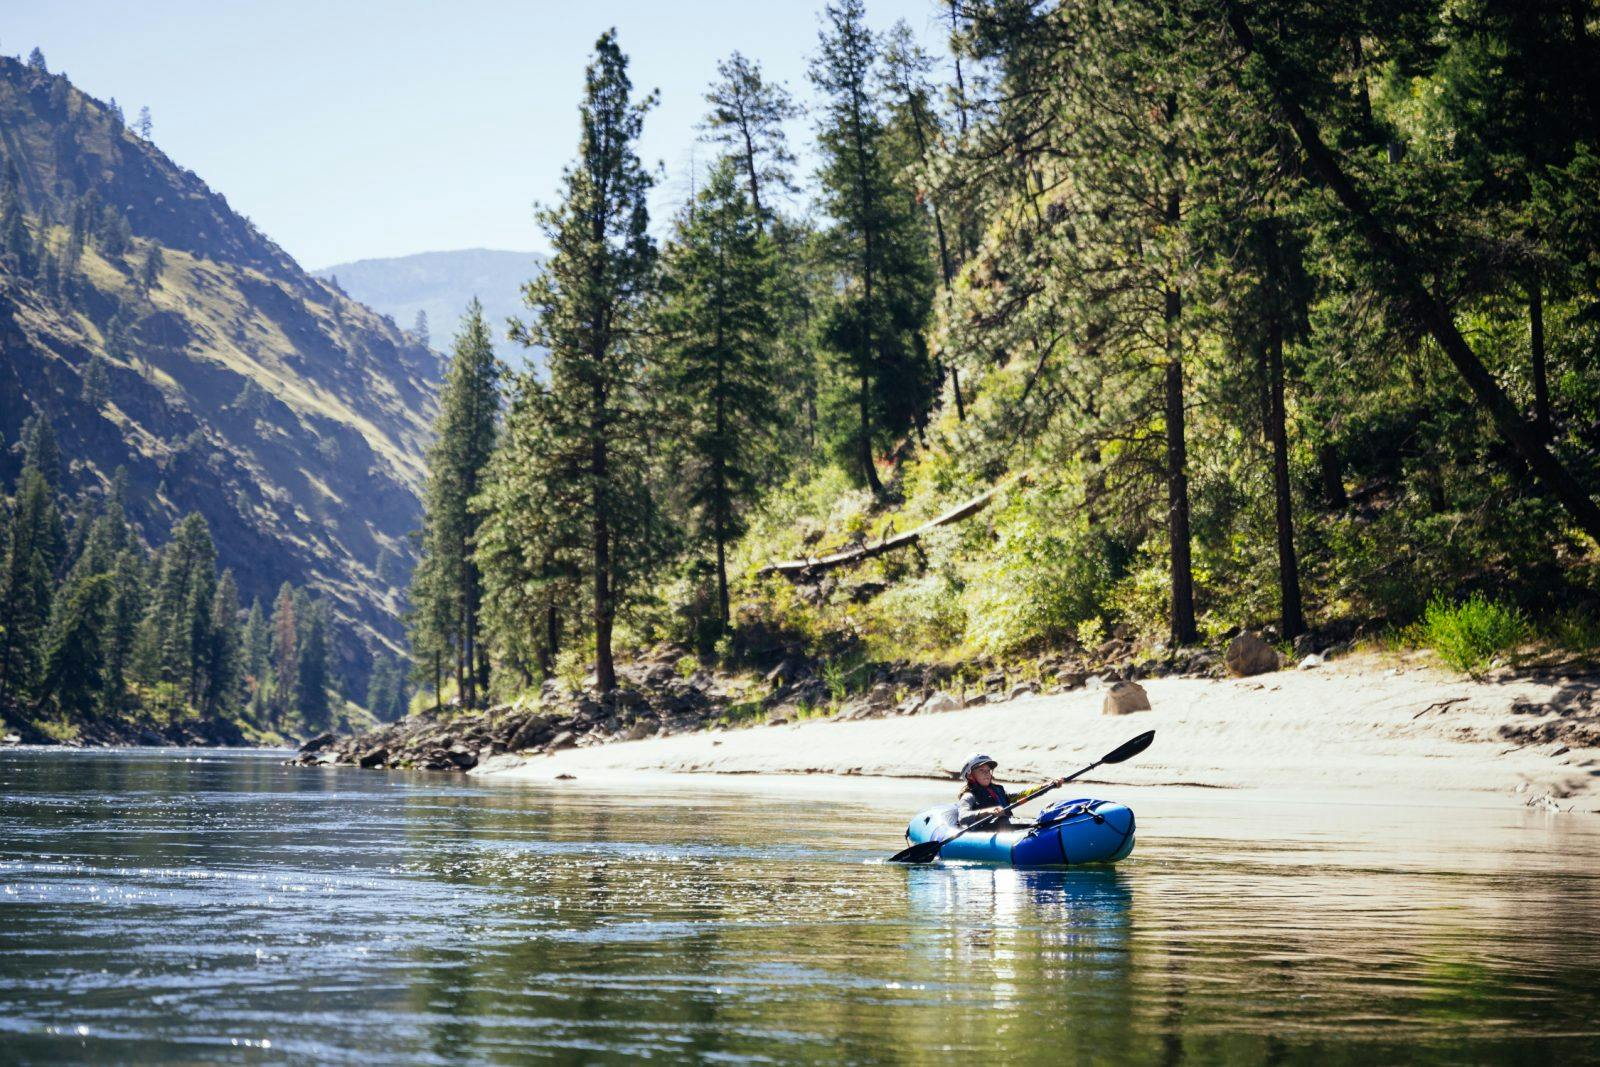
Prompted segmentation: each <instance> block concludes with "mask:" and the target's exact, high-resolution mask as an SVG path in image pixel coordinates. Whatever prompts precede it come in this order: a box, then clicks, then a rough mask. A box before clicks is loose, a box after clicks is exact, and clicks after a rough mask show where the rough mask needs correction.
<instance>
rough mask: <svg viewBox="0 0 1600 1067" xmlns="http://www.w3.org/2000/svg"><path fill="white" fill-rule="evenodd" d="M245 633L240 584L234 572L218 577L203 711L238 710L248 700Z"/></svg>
mask: <svg viewBox="0 0 1600 1067" xmlns="http://www.w3.org/2000/svg"><path fill="white" fill-rule="evenodd" d="M243 643H244V642H243V635H242V634H241V632H240V628H239V587H238V585H237V584H236V583H235V582H234V579H233V571H232V570H224V571H223V572H222V576H221V577H220V578H218V579H217V585H216V590H215V592H214V593H213V594H212V598H211V607H210V611H209V613H208V617H207V633H206V644H205V673H204V689H203V691H202V693H201V696H200V711H201V714H203V715H207V716H217V715H223V714H227V713H230V712H233V713H237V711H238V710H239V709H240V706H241V705H242V704H243V703H244V670H243V667H244V662H243Z"/></svg>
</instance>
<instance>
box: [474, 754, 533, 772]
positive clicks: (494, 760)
mask: <svg viewBox="0 0 1600 1067" xmlns="http://www.w3.org/2000/svg"><path fill="white" fill-rule="evenodd" d="M527 762H528V761H527V760H525V759H523V758H522V757H521V756H513V755H512V754H511V753H509V752H502V753H500V754H499V755H498V756H491V757H490V758H489V759H486V760H481V761H479V763H478V770H479V772H480V773H483V774H494V773H496V772H498V771H509V770H512V769H513V768H516V767H521V766H522V765H523V764H525V763H527Z"/></svg>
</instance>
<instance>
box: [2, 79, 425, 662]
mask: <svg viewBox="0 0 1600 1067" xmlns="http://www.w3.org/2000/svg"><path fill="white" fill-rule="evenodd" d="M7 176H9V179H8V181H7V184H8V185H9V187H10V189H11V190H12V192H11V193H10V197H11V200H12V202H13V203H14V204H15V205H17V206H18V208H19V209H20V215H21V218H22V220H23V225H22V229H21V231H20V233H21V235H22V236H21V237H20V238H19V237H18V236H17V234H18V230H17V227H15V226H13V227H12V230H11V238H10V242H9V244H8V245H7V247H6V249H3V250H0V445H4V446H7V447H0V485H4V486H9V485H11V484H12V483H13V482H14V479H15V477H16V475H17V472H18V467H19V465H20V454H19V452H18V451H17V449H16V448H15V447H14V445H15V443H16V442H17V440H18V438H19V435H20V433H21V431H22V427H23V424H24V423H25V421H26V420H27V419H28V418H30V417H35V416H41V417H44V418H48V419H49V420H50V421H51V423H52V424H53V426H54V428H55V431H56V436H57V438H58V439H59V441H60V444H61V450H62V457H63V461H64V465H65V467H66V470H65V472H64V475H65V476H64V484H63V489H64V490H65V491H66V492H67V493H68V494H76V493H80V492H87V493H89V494H91V495H93V494H94V493H95V492H97V491H103V490H104V489H105V488H106V487H108V486H109V483H110V479H111V478H112V476H113V473H114V472H115V471H116V470H117V469H118V468H119V467H122V468H126V470H127V477H128V483H129V492H128V499H129V506H130V512H131V515H130V518H132V519H133V520H134V521H135V523H136V524H137V525H138V526H139V527H140V528H141V529H142V530H145V531H150V532H151V533H154V532H156V531H165V530H167V529H168V528H170V526H171V523H172V521H173V519H175V518H176V517H178V516H180V515H181V514H183V513H186V512H189V511H198V512H200V513H201V514H202V515H204V516H205V518H206V520H207V522H208V523H209V524H210V527H211V531H212V535H213V537H214V539H215V540H216V543H217V548H218V554H219V563H220V564H221V565H222V566H227V567H232V568H233V570H234V572H235V574H236V575H237V577H238V580H239V585H240V588H241V592H242V595H243V596H244V598H245V600H246V603H248V601H249V599H250V598H251V597H253V596H259V597H261V598H262V599H263V601H269V600H270V598H271V596H272V595H273V593H274V592H275V591H276V589H277V587H278V585H279V584H280V583H282V582H284V581H290V582H293V583H295V584H304V585H309V586H311V587H312V588H313V589H315V590H316V591H318V592H319V593H320V594H321V595H323V596H324V597H326V598H328V600H329V602H330V603H331V605H332V606H333V610H334V614H335V616H336V619H337V622H338V631H339V639H338V640H337V641H336V667H337V670H338V671H339V673H341V674H342V675H343V676H344V678H345V679H346V680H347V681H348V682H349V683H350V688H351V689H352V690H353V691H357V692H358V691H359V690H356V689H355V687H356V686H359V685H360V684H361V682H362V680H363V679H364V677H365V674H366V671H367V664H368V662H369V659H370V655H371V653H372V652H374V651H376V650H378V649H379V648H381V647H387V648H388V649H389V650H391V651H392V650H394V649H395V648H397V647H398V642H399V640H400V637H401V633H402V627H401V623H400V619H399V609H400V606H401V605H400V595H401V590H402V589H403V588H404V585H405V582H406V580H407V577H408V575H409V572H410V568H411V563H412V561H413V556H414V550H413V548H412V546H411V544H410V542H409V540H408V534H409V533H410V532H411V531H412V530H414V529H416V528H417V527H418V526H419V525H420V514H421V509H420V504H419V491H420V488H421V483H422V476H423V466H422V455H423V450H424V448H425V447H426V444H427V440H428V434H429V426H430V424H431V421H432V417H433V414H434V409H435V394H436V389H437V384H438V381H439V377H440V372H441V367H440V361H439V357H438V356H437V355H436V354H435V353H433V352H432V351H430V350H429V349H427V348H426V347H425V346H423V345H421V344H417V343H415V341H414V339H412V338H410V337H409V336H407V335H406V334H405V333H404V332H403V331H402V330H400V329H399V328H397V327H396V325H395V324H394V323H393V322H392V321H391V320H389V319H387V318H386V317H384V316H381V315H379V314H378V313H376V312H374V311H372V310H371V309H370V308H367V307H365V306H363V305H361V304H359V303H357V302H356V301H354V300H352V299H351V298H349V297H348V296H347V295H345V294H344V293H343V292H341V291H340V290H339V289H338V288H337V287H336V286H335V285H333V284H331V283H329V282H325V281H322V280H320V279H317V278H314V277H312V276H310V275H309V274H307V273H305V272H304V271H302V270H301V269H300V267H299V266H298V265H297V264H296V263H295V262H294V261H293V260H292V259H291V258H290V257H289V256H288V255H287V254H285V253H284V252H283V250H282V249H280V248H278V246H277V245H275V244H273V243H272V241H270V240H269V239H267V237H266V236H264V235H263V234H261V233H260V232H259V231H258V230H257V229H256V228H255V227H254V226H253V225H252V224H251V223H250V222H249V220H247V219H245V218H244V217H242V216H240V215H238V214H237V213H235V212H234V211H232V210H231V209H230V208H229V207H228V204H227V201H226V200H224V199H223V197H222V196H220V195H219V194H217V193H215V192H213V191H212V190H210V189H209V188H207V186H206V185H205V183H204V182H202V181H201V180H200V179H199V178H198V177H196V176H195V175H194V174H192V173H190V172H188V171H186V170H184V169H183V168H181V167H179V166H177V165H176V164H175V163H173V162H172V161H171V160H170V159H168V158H167V157H166V156H165V155H163V154H162V153H161V152H160V151H159V150H158V149H157V148H156V147H155V146H154V145H152V144H150V143H149V142H147V141H144V140H142V139H141V138H139V137H138V136H136V135H135V134H134V133H133V132H131V131H130V130H128V129H126V128H125V127H124V126H123V124H122V122H121V119H120V116H118V115H117V114H115V113H114V112H113V111H112V110H110V109H109V108H108V107H107V106H105V105H103V104H102V103H101V102H99V101H97V100H95V99H93V98H91V97H89V96H87V95H85V94H84V93H82V92H80V91H79V90H77V89H76V88H74V87H73V86H72V85H71V84H70V83H68V82H67V80H66V79H65V78H64V77H61V76H58V75H51V74H47V73H45V72H43V71H38V70H33V69H30V68H27V67H25V66H23V65H22V64H20V63H18V62H17V61H16V60H13V59H8V58H3V57H0V178H6V177H7ZM6 239H7V238H6V235H4V234H0V242H5V241H6ZM8 253H9V254H8Z"/></svg>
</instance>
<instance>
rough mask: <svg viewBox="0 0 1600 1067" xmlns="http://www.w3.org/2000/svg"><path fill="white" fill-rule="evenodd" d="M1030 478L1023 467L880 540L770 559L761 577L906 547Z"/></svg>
mask: <svg viewBox="0 0 1600 1067" xmlns="http://www.w3.org/2000/svg"><path fill="white" fill-rule="evenodd" d="M1028 478H1029V472H1028V471H1022V472H1021V473H1020V474H1016V475H1013V476H1012V477H1010V478H1007V479H1006V480H1005V481H1003V482H1001V483H1000V484H999V485H997V486H995V487H994V488H993V489H989V490H986V491H985V492H982V493H979V494H978V495H977V496H975V497H973V498H972V499H971V500H968V501H966V502H964V503H961V504H957V505H956V506H955V507H953V508H951V509H950V510H949V511H946V512H945V513H944V514H942V515H940V516H938V517H937V518H934V519H930V520H928V521H927V522H925V523H923V524H922V525H921V526H918V527H917V528H916V529H915V530H907V531H906V532H905V533H901V534H894V535H892V536H890V537H885V538H882V539H881V540H878V541H872V542H868V543H867V544H862V545H857V546H856V547H854V548H847V549H843V550H841V551H838V552H833V553H830V554H829V555H826V556H817V557H815V558H812V559H789V560H784V561H783V562H782V563H769V564H767V565H766V566H765V567H762V568H761V569H760V570H758V571H757V572H756V574H757V575H759V576H761V577H766V576H767V575H769V574H780V575H782V576H783V577H785V578H788V579H790V580H795V579H798V578H800V577H802V576H806V575H812V574H820V573H821V572H822V571H829V570H833V569H834V568H835V567H848V566H851V565H853V564H856V563H861V562H864V561H865V560H869V559H873V558H874V557H876V556H881V555H883V554H884V553H886V552H893V551H894V550H895V549H897V548H905V547H906V546H908V545H913V544H916V542H917V541H918V540H919V539H920V538H921V537H922V535H923V534H925V533H927V532H928V531H929V530H933V529H937V528H938V527H940V526H949V525H950V524H952V523H957V522H960V521H961V520H962V519H969V518H971V517H972V516H974V515H976V514H977V513H978V512H980V511H982V510H983V509H984V508H986V507H988V506H989V502H990V501H992V500H993V499H994V498H995V497H997V496H999V495H1000V494H1001V493H1003V492H1005V491H1006V490H1007V489H1010V488H1011V487H1012V486H1014V485H1025V484H1027V482H1028Z"/></svg>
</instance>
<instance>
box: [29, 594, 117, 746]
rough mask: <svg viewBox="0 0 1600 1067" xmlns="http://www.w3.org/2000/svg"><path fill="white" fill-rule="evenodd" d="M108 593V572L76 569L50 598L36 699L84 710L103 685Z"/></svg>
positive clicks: (66, 710) (69, 710)
mask: <svg viewBox="0 0 1600 1067" xmlns="http://www.w3.org/2000/svg"><path fill="white" fill-rule="evenodd" d="M112 596H113V585H112V578H111V576H110V575H109V574H96V573H93V571H92V570H91V569H90V568H77V569H75V570H74V571H73V573H72V575H71V576H69V577H68V579H67V582H66V584H65V585H64V586H63V587H62V589H61V592H60V595H59V596H57V598H56V600H55V610H54V611H53V613H52V616H51V619H50V630H49V635H48V637H47V639H46V646H45V659H44V678H43V682H42V684H41V686H40V702H41V703H44V702H50V703H53V704H54V705H55V707H56V708H57V710H59V711H61V712H64V713H67V714H69V715H88V714H90V713H92V712H93V711H94V710H95V708H96V706H97V704H98V703H99V702H100V699H101V693H102V690H103V687H104V684H105V629H106V622H107V612H108V609H109V607H110V604H111V600H112Z"/></svg>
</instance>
